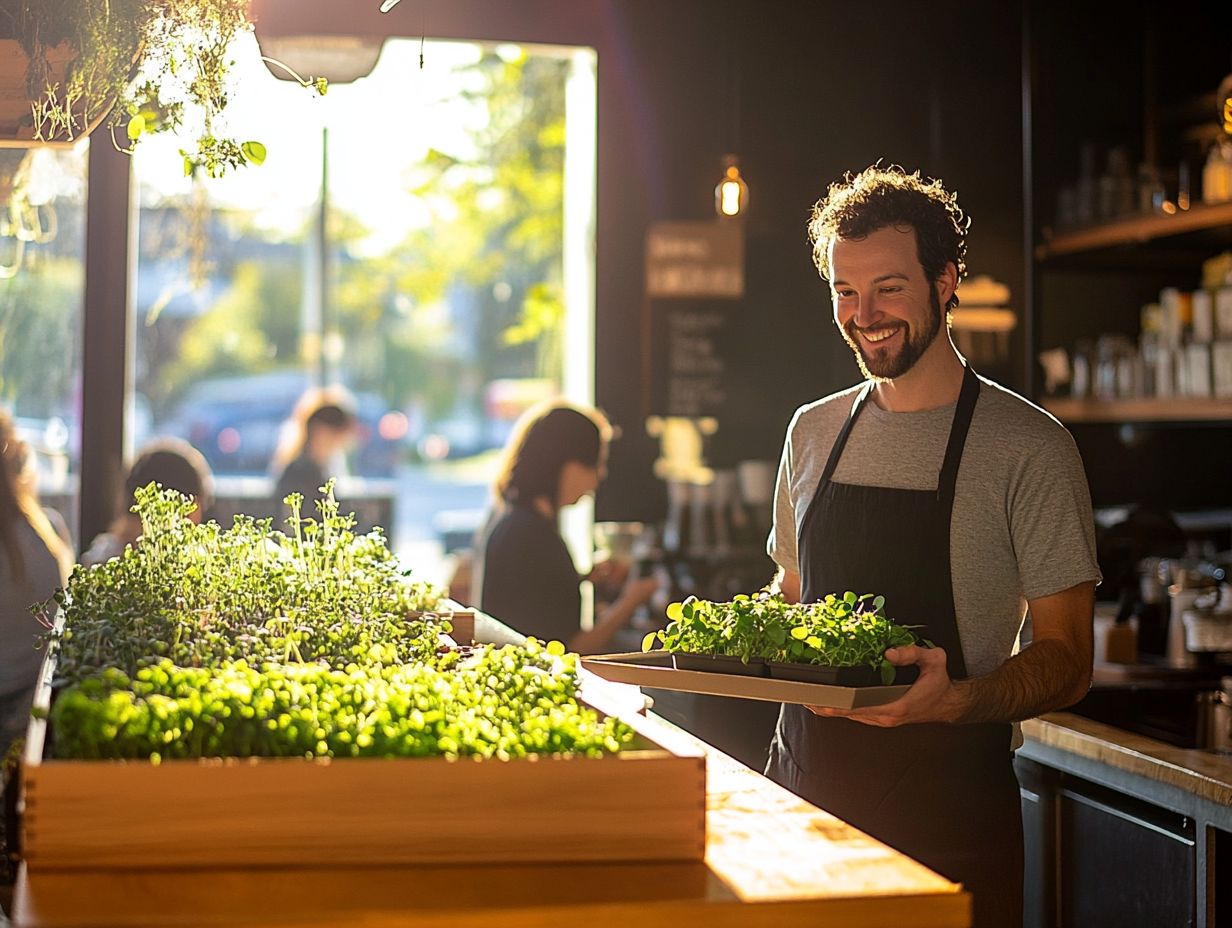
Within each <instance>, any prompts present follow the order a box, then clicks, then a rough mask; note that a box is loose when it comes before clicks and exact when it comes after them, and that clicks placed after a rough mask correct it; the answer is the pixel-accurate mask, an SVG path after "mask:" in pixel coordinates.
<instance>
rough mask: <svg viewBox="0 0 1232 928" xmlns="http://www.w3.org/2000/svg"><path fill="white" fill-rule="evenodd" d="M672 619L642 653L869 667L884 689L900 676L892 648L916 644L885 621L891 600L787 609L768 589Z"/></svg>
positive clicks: (831, 600) (829, 601) (842, 597)
mask: <svg viewBox="0 0 1232 928" xmlns="http://www.w3.org/2000/svg"><path fill="white" fill-rule="evenodd" d="M667 618H668V620H669V621H668V624H667V626H666V627H665V628H663V629H662V630H660V631H656V632H651V633H650V634H648V635H647V636H646V637H645V639H643V641H642V650H643V651H649V650H650V649H651V648H653V647H654V646H655V644H656V643H658V644H660V645H661V646H662V648H663V650H665V651H669V652H672V653H673V654H689V655H712V656H715V657H731V658H739V659H740V660H741V661H742V662H744V663H745V664H748V663H750V662H754V661H765V662H768V663H770V664H772V665H776V664H777V665H783V664H786V665H808V666H811V667H831V668H860V667H865V668H869V669H870V670H872V671H874V672H875V673H876V674H877V677H878V679H879V682H881V683H883V684H886V685H888V684H890V683H893V682H894V681H895V679H896V676H897V674H896V670H897V668H895V667H894V665H893V664H891V663H890V662H889V661H887V660H886V659H885V651H886V649H887V648H894V647H901V646H904V645H909V644H916V643H918V639H917V638H916V635H915V634H914V633H913V632H912V630H911V627H910V626H903V625H899V624H897V623H895V622H894V621H892V620H891V619H889V618H887V616H886V614H885V599H884V598H883V597H881V596H876V595H874V594H872V593H865V594H863V595H857V594H855V593H852V592H845V593H831V594H828V595H826V596H824V597H822V598H821V599H820V600H818V601H816V602H812V603H788V602H787V601H786V600H784V599H783V598H782V596H781V595H778V594H776V593H772V592H770V591H769V590H761V591H760V592H758V593H756V594H754V595H753V596H746V595H744V594H741V595H738V596H735V597H733V599H732V601H731V602H710V601H707V600H699V599H696V598H695V597H689V598H688V599H686V600H684V601H683V602H679V603H672V604H671V605H670V606H668V609H667ZM923 643H925V644H927V642H923ZM775 675H779V674H775ZM782 675H784V676H789V677H790V676H791V675H790V674H782ZM794 678H799V679H803V677H794Z"/></svg>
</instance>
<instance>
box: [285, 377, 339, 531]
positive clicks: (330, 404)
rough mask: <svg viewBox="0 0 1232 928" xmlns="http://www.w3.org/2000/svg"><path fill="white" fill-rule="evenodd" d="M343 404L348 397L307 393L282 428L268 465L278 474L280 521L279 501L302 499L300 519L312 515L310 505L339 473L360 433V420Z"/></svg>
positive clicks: (319, 391) (333, 391)
mask: <svg viewBox="0 0 1232 928" xmlns="http://www.w3.org/2000/svg"><path fill="white" fill-rule="evenodd" d="M347 400H348V397H347V394H346V393H345V392H343V391H340V390H337V389H329V390H322V389H314V390H309V391H308V392H307V393H305V394H304V395H303V396H302V397H300V400H299V402H298V403H296V405H295V410H294V412H292V413H291V418H290V420H288V422H287V423H285V424H284V428H283V436H282V439H281V440H280V442H279V445H278V450H277V451H275V452H274V461H273V464H272V465H271V469H272V470H273V472H274V473H276V474H277V475H278V482H277V485H276V486H275V488H274V502H275V503H276V504H277V505H278V507H279V511H280V512H281V513H282V515H283V518H286V516H287V515H288V509H287V507H286V506H284V505H283V502H282V501H283V500H284V499H285V498H286V497H287V496H288V495H289V494H291V493H299V494H301V495H302V496H303V497H304V508H303V515H304V516H305V517H308V516H312V515H314V514H315V512H316V509H315V507H314V506H313V503H312V501H313V500H316V499H318V498H319V497H320V496H321V492H320V488H321V487H323V486H325V484H326V482H327V481H328V480H329V479H330V478H331V477H337V476H340V474H341V473H342V470H343V466H344V458H343V455H344V454H345V453H346V451H348V450H349V449H350V447H351V446H352V445H353V444H354V443H355V438H356V435H357V434H358V431H359V420H358V418H357V417H356V415H355V413H354V412H352V411H351V409H350V408H349V407H350V403H348V402H347Z"/></svg>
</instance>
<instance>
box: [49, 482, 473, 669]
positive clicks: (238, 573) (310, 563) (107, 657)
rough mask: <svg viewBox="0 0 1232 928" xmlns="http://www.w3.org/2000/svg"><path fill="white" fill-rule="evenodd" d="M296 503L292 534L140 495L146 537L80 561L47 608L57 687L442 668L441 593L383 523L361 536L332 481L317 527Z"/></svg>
mask: <svg viewBox="0 0 1232 928" xmlns="http://www.w3.org/2000/svg"><path fill="white" fill-rule="evenodd" d="M300 502H301V501H299V500H298V499H297V500H296V501H295V503H294V505H293V506H292V516H291V519H290V520H289V522H290V527H289V528H290V534H289V535H286V534H283V533H281V532H275V531H272V528H271V524H270V520H269V519H263V520H259V521H254V520H253V519H251V518H248V517H245V516H237V517H236V519H235V524H234V525H233V526H232V527H231V528H230V529H226V530H224V529H222V528H221V527H220V526H219V525H218V524H217V523H215V522H208V523H205V524H201V525H197V524H195V523H194V522H193V521H192V520H191V519H190V518H189V513H191V512H192V511H193V509H194V508H195V504H194V503H193V502H192V501H191V500H189V499H188V498H186V497H183V496H181V495H180V494H178V493H175V492H174V491H171V490H162V489H161V488H159V487H157V486H156V485H154V484H151V485H150V486H148V487H145V488H143V489H140V490H138V492H137V505H136V506H135V507H134V511H135V512H136V513H137V514H138V515H139V516H140V517H141V524H142V539H141V542H140V543H139V544H137V545H134V546H132V547H130V548H128V549H127V550H126V551H125V552H124V554H123V555H122V556H120V557H118V558H114V559H112V560H110V561H107V562H105V563H103V564H98V565H96V566H94V567H89V568H86V567H78V568H77V569H76V570H74V571H73V574H72V576H71V577H70V578H69V582H68V586H67V588H66V589H65V590H63V591H61V592H59V593H57V594H56V596H55V598H54V600H53V601H51V602H48V603H45V604H44V605H43V611H44V614H46V615H50V613H52V612H53V611H54V609H55V607H56V606H57V605H58V606H61V607H63V609H64V614H65V621H64V628H63V631H62V632H61V633H60V655H59V663H58V665H57V671H58V675H59V678H60V679H61V681H62V682H65V683H77V682H80V681H82V680H84V679H86V678H88V677H90V676H93V675H95V674H98V673H100V672H102V671H104V670H106V669H107V668H118V669H119V670H121V671H123V672H124V673H125V674H127V675H128V676H130V677H131V676H134V675H135V674H136V673H137V671H138V670H139V669H140V668H141V667H142V666H145V665H147V664H149V663H151V662H152V661H154V660H157V659H160V658H163V657H166V658H169V659H170V660H172V661H174V662H175V663H176V664H178V665H180V666H184V667H210V666H214V665H218V664H222V663H225V662H228V661H236V660H241V659H243V660H248V661H250V662H252V663H254V664H261V663H265V662H280V661H287V660H291V659H295V660H304V661H321V662H323V663H325V664H326V665H328V666H330V667H334V668H338V669H340V668H344V667H346V666H347V665H348V664H351V663H353V662H356V661H359V662H363V663H365V664H392V663H398V662H428V663H431V662H433V661H434V660H435V659H436V651H437V638H438V634H439V633H440V632H441V631H442V630H446V631H447V630H448V623H447V622H444V621H442V620H438V619H437V618H436V617H435V616H432V615H425V614H423V613H424V611H425V610H431V609H435V608H437V607H438V606H439V605H440V602H441V595H440V593H439V591H438V590H436V589H435V588H434V587H432V586H431V585H430V584H427V583H423V582H415V581H411V580H410V579H409V578H408V577H407V576H406V574H405V573H404V572H403V571H402V569H401V567H400V566H399V564H398V562H397V559H396V558H395V557H394V555H393V554H392V553H391V552H390V551H389V549H388V548H387V547H386V545H385V539H384V536H383V535H382V534H381V532H380V530H379V529H378V530H374V531H373V532H371V533H370V534H368V535H362V536H357V535H355V534H354V533H353V532H352V531H351V529H352V526H353V524H354V523H353V520H352V519H351V518H350V517H347V516H342V515H340V514H339V512H338V505H337V503H336V502H335V501H334V498H333V489H332V485H331V486H329V487H327V488H325V497H324V498H323V499H322V500H320V501H318V503H317V506H318V508H319V510H320V519H319V520H317V519H307V518H300Z"/></svg>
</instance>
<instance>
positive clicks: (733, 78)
mask: <svg viewBox="0 0 1232 928" xmlns="http://www.w3.org/2000/svg"><path fill="white" fill-rule="evenodd" d="M727 29H728V36H727V42H728V49H729V51H728V55H727V61H728V79H729V81H730V85H729V89H728V105H727V117H728V125H727V137H728V142H727V146H725V147H726V148H727V150H728V151H729V152H731V151H739V150H740V148H739V146H740V96H741V92H740V91H741V87H740V76H741V75H740V71H741V64H742V61H741V58H742V51H743V49H742V47H741V38H742V36H741V35H740V33H739V32H737V31H736V30H735V29H734V28H733V27H732V24H731V23H728V24H727ZM722 165H723V176H722V177H720V178H719V183H718V185H717V186H716V187H715V188H714V211H715V212H716V213H718V214H719V219H737V218H743V217H744V214H745V211H747V210H748V208H749V185H748V184H746V183H745V182H744V178H743V177H741V176H740V162H739V158H738V157H737V156H736V155H734V154H726V155H724V156H723V160H722Z"/></svg>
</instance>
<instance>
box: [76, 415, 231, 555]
mask: <svg viewBox="0 0 1232 928" xmlns="http://www.w3.org/2000/svg"><path fill="white" fill-rule="evenodd" d="M150 483H157V484H160V485H161V486H163V487H165V488H166V489H168V490H176V491H178V492H180V493H183V494H184V495H185V496H191V497H192V498H193V499H194V500H196V502H197V508H196V509H195V510H193V512H192V514H191V515H190V516H189V518H191V519H192V520H193V521H194V522H200V521H201V519H202V517H203V516H204V514H205V512H206V510H207V509H209V508H210V505H211V504H212V502H213V496H214V475H213V473H212V472H211V471H210V465H209V464H207V463H206V461H205V457H204V456H203V455H202V454H201V452H200V451H198V450H197V449H196V448H194V447H193V446H192V445H190V444H189V443H188V442H186V441H182V440H181V439H178V438H160V439H157V440H155V441H152V442H150V443H149V444H148V445H146V446H145V447H144V448H142V449H141V451H140V452H139V453H138V454H137V458H136V460H134V461H133V463H132V466H131V467H129V469H128V475H127V476H126V477H125V478H124V488H123V491H122V493H121V495H120V504H119V507H118V508H119V510H120V511H119V514H118V515H117V516H116V517H115V520H114V521H113V522H112V523H111V525H110V526H109V527H108V529H107V531H105V532H103V533H102V534H101V535H98V536H97V537H95V539H94V540H93V541H92V542H91V543H90V547H89V549H88V550H87V551H86V552H85V553H84V554H82V555H81V563H82V564H83V565H85V566H86V567H92V566H93V565H95V564H101V563H103V562H104V561H109V560H111V558H113V557H119V556H120V555H121V554H123V553H124V549H125V548H127V547H128V546H129V545H131V544H134V543H135V542H136V541H137V539H138V538H139V537H140V536H141V519H140V518H139V517H138V516H137V514H136V513H135V512H133V511H132V507H133V504H134V503H135V502H136V493H137V490H138V489H140V488H141V487H144V486H147V485H149V484H150Z"/></svg>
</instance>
